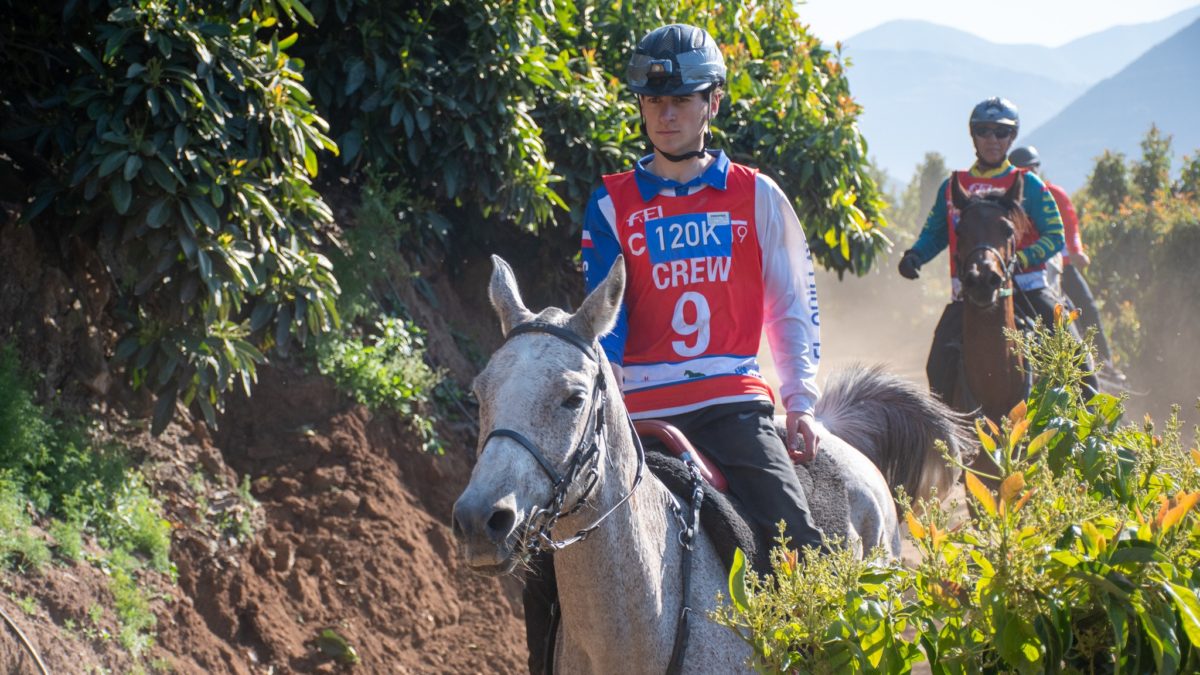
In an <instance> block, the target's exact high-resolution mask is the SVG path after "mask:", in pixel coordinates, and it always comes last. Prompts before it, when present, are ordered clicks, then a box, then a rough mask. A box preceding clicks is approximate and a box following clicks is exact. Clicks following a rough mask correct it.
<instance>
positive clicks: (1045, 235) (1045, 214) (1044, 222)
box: [1017, 173, 1063, 267]
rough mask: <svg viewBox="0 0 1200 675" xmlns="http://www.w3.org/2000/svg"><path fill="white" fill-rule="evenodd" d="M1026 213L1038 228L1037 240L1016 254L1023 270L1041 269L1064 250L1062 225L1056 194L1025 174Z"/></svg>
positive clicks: (1030, 174) (1033, 177) (1035, 177)
mask: <svg viewBox="0 0 1200 675" xmlns="http://www.w3.org/2000/svg"><path fill="white" fill-rule="evenodd" d="M1024 196H1025V199H1024V204H1023V206H1024V207H1025V212H1026V213H1027V214H1029V217H1030V218H1031V219H1032V220H1033V225H1034V227H1036V228H1037V231H1038V234H1039V235H1040V236H1039V237H1038V240H1037V241H1035V242H1034V243H1033V244H1031V245H1029V246H1027V247H1025V248H1023V249H1021V250H1020V251H1018V252H1017V261H1018V262H1019V263H1020V264H1021V267H1033V266H1035V265H1040V264H1042V263H1044V262H1046V261H1047V260H1049V259H1050V258H1053V257H1054V255H1055V254H1057V253H1058V252H1059V251H1061V250H1062V249H1063V221H1062V216H1061V215H1060V214H1059V212H1058V204H1056V203H1055V202H1054V194H1053V193H1052V192H1050V190H1049V189H1048V188H1047V187H1046V184H1045V183H1043V182H1042V179H1041V178H1038V177H1037V176H1036V175H1035V174H1033V173H1026V174H1025V192H1024Z"/></svg>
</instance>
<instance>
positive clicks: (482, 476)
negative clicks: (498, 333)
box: [453, 256, 625, 574]
mask: <svg viewBox="0 0 1200 675" xmlns="http://www.w3.org/2000/svg"><path fill="white" fill-rule="evenodd" d="M492 261H493V263H494V264H495V270H494V271H493V273H492V280H491V284H490V286H489V287H488V295H489V297H490V298H491V301H492V306H493V307H494V308H495V310H496V313H497V314H498V315H499V317H500V325H501V330H502V331H503V332H504V335H505V337H506V338H507V340H506V342H505V343H504V345H503V346H501V347H500V349H498V350H496V353H495V354H493V355H492V358H491V360H490V361H489V362H488V365H487V367H486V368H484V370H483V372H482V373H480V374H479V376H478V377H476V378H475V383H474V385H473V390H474V392H475V396H476V398H477V399H478V400H479V439H480V440H479V445H478V447H477V458H476V464H475V469H474V470H473V471H472V473H471V482H470V483H469V484H468V485H467V488H466V490H464V491H463V493H462V495H461V496H459V498H458V501H457V502H455V504H454V516H453V518H454V522H453V529H454V536H455V538H456V539H457V540H458V543H459V549H460V551H461V552H462V554H463V557H464V558H465V559H466V562H467V564H468V565H470V566H471V567H472V568H473V569H474V570H476V571H478V572H481V573H484V574H503V573H506V572H509V571H511V570H512V569H513V567H514V566H515V565H516V563H517V562H518V561H519V559H520V558H521V556H522V554H523V553H524V552H525V551H526V550H527V548H528V547H530V546H531V545H534V544H537V543H538V542H535V541H532V540H533V539H534V538H536V537H538V536H539V532H543V529H544V526H547V523H548V524H549V525H552V524H553V522H554V520H555V519H557V517H558V516H559V515H565V514H566V513H569V512H570V511H571V510H572V509H573V508H574V507H575V506H576V505H577V504H579V503H580V502H581V500H582V499H583V498H584V497H585V496H587V494H588V492H589V491H590V490H591V488H592V486H593V485H594V484H595V482H596V480H598V479H599V478H600V477H602V476H603V471H604V461H603V459H604V458H603V457H602V456H600V455H602V454H603V452H604V450H603V448H604V443H603V441H602V440H601V439H599V438H597V436H598V435H599V433H600V430H601V427H602V426H603V424H604V422H603V420H604V410H603V407H604V405H605V401H604V398H605V396H606V394H605V392H606V391H607V392H611V395H612V396H619V395H620V394H619V392H618V391H617V389H616V386H615V384H614V383H612V382H611V378H610V376H609V372H608V366H607V365H606V362H605V360H604V355H603V351H602V350H601V349H600V348H599V346H598V344H597V343H596V338H597V337H598V336H600V335H603V334H604V333H607V332H608V331H609V330H610V329H611V328H612V326H613V324H614V323H615V322H616V319H617V313H618V311H619V309H620V302H621V296H622V294H623V293H624V290H625V265H624V262H623V261H622V260H619V259H618V261H617V262H616V264H614V265H613V268H612V270H611V271H610V272H609V274H608V277H607V278H606V279H605V280H604V282H603V283H602V284H600V286H598V287H597V288H596V290H594V291H593V292H592V293H591V294H590V295H589V296H588V297H587V299H586V300H584V302H583V305H582V306H581V307H580V309H579V311H578V312H576V313H575V314H568V313H566V312H563V311H562V310H560V309H558V308H555V307H551V308H548V309H546V310H545V311H543V312H542V313H541V314H538V315H534V313H533V312H531V311H529V310H528V309H526V308H525V305H524V303H523V302H522V300H521V295H520V291H519V290H518V289H517V283H516V279H515V277H514V276H513V272H512V269H511V268H510V267H509V266H508V264H507V263H505V262H504V261H503V260H501V259H500V258H499V257H496V256H493V257H492ZM543 533H544V532H543Z"/></svg>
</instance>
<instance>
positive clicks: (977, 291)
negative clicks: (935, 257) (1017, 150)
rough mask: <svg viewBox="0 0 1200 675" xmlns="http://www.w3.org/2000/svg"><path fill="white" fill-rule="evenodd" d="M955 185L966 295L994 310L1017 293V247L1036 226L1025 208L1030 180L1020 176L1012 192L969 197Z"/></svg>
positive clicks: (961, 278)
mask: <svg viewBox="0 0 1200 675" xmlns="http://www.w3.org/2000/svg"><path fill="white" fill-rule="evenodd" d="M950 183H951V188H950V191H951V198H952V201H953V204H954V208H956V209H958V212H959V217H958V224H957V225H956V226H955V235H956V239H957V244H956V250H955V251H954V256H955V260H956V264H957V267H958V279H959V281H960V282H962V291H963V297H965V298H966V299H967V300H968V301H970V302H971V303H972V304H974V305H976V306H979V307H991V306H993V305H995V304H996V303H997V302H998V301H999V300H1000V299H1001V298H1003V297H1006V296H1009V295H1011V294H1012V286H1011V284H1012V275H1013V269H1014V264H1015V263H1014V261H1015V259H1016V254H1017V250H1016V245H1017V242H1018V241H1019V240H1020V239H1021V238H1022V237H1023V236H1024V234H1025V233H1026V232H1027V231H1028V228H1030V227H1032V224H1031V223H1030V222H1029V217H1028V216H1027V215H1025V211H1024V210H1023V209H1022V208H1021V192H1022V189H1023V185H1024V181H1022V180H1021V179H1020V177H1019V176H1018V177H1017V180H1015V181H1013V184H1012V187H1010V188H1009V189H1008V191H1006V192H1003V193H997V192H992V193H985V194H982V195H968V194H967V193H966V191H965V190H963V188H962V184H960V183H959V182H958V179H957V178H956V177H952V178H951V179H950Z"/></svg>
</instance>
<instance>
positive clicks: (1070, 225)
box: [1046, 183, 1083, 253]
mask: <svg viewBox="0 0 1200 675" xmlns="http://www.w3.org/2000/svg"><path fill="white" fill-rule="evenodd" d="M1046 187H1048V188H1050V192H1051V193H1052V194H1053V195H1054V203H1055V204H1057V205H1058V213H1059V215H1061V216H1062V223H1063V238H1064V239H1065V240H1066V243H1065V245H1066V247H1067V253H1082V252H1083V240H1081V239H1080V238H1079V215H1078V214H1077V213H1075V205H1074V204H1072V203H1071V197H1070V195H1068V194H1067V191H1066V190H1064V189H1062V188H1061V187H1059V186H1057V185H1052V184H1050V183H1046Z"/></svg>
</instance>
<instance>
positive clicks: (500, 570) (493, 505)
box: [451, 491, 517, 575]
mask: <svg viewBox="0 0 1200 675" xmlns="http://www.w3.org/2000/svg"><path fill="white" fill-rule="evenodd" d="M515 506H516V500H515V498H513V496H512V495H508V496H506V497H504V498H502V499H501V500H499V501H497V502H488V501H487V500H483V499H477V498H475V497H474V495H472V494H471V493H470V492H469V491H468V492H466V493H463V495H462V496H461V497H459V498H458V501H457V502H455V503H454V515H453V523H452V525H451V527H452V529H453V531H454V539H455V540H456V541H457V542H458V548H459V551H460V553H461V554H462V556H463V558H464V559H465V561H466V563H467V565H468V566H469V567H471V568H472V569H473V570H475V571H477V572H480V573H482V574H488V575H497V574H504V573H507V572H510V571H512V569H513V567H514V566H515V565H516V559H517V556H516V551H515V546H514V543H515V541H516V529H517V512H516V508H515Z"/></svg>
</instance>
